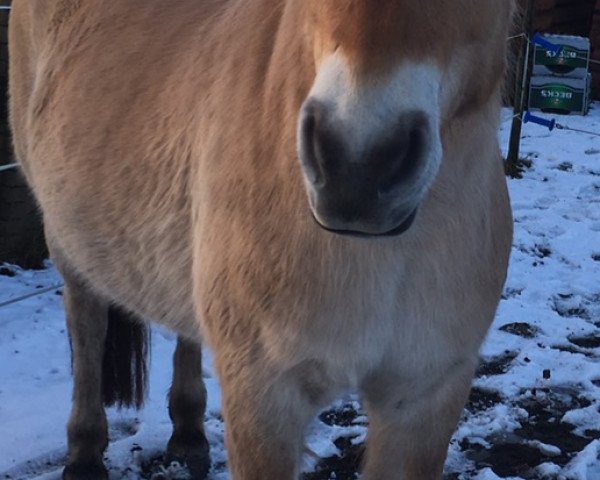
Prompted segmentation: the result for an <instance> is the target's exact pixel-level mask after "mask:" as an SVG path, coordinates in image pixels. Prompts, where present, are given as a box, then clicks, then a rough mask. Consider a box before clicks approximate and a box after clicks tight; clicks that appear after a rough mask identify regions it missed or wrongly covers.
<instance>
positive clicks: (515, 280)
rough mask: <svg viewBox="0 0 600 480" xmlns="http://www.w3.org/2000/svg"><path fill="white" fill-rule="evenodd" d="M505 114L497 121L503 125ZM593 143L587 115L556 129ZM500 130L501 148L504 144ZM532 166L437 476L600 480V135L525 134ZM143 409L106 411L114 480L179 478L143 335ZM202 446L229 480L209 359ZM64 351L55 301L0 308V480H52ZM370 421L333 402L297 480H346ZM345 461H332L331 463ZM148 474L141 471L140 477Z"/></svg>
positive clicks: (19, 276)
mask: <svg viewBox="0 0 600 480" xmlns="http://www.w3.org/2000/svg"><path fill="white" fill-rule="evenodd" d="M509 116H510V112H508V111H505V112H504V117H509ZM559 121H560V122H561V123H563V124H565V125H569V126H571V127H573V128H580V129H585V130H590V131H595V132H599V133H600V105H598V104H596V105H595V109H593V110H592V112H591V114H590V116H588V117H586V118H581V117H561V118H559ZM509 127H510V122H509V121H505V122H504V123H503V127H502V129H501V132H500V135H499V137H500V142H501V144H502V145H503V146H504V145H506V144H507V142H508V140H507V139H508V131H509ZM523 134H524V135H523V142H522V153H523V155H524V156H526V157H527V158H528V159H529V160H530V161H531V167H530V168H528V169H527V170H526V171H525V172H524V175H523V177H524V178H523V179H521V180H510V182H509V183H510V191H511V195H512V204H513V209H514V216H515V240H514V248H513V254H512V261H511V266H510V272H509V276H508V281H507V284H506V289H505V294H504V298H503V300H502V302H501V304H500V308H499V310H498V315H497V318H496V321H495V323H494V325H493V327H492V329H491V331H490V334H489V338H488V340H487V342H486V343H485V345H484V346H483V348H482V352H481V355H482V363H481V366H480V368H479V371H478V376H477V378H476V379H475V381H474V389H473V393H472V395H471V399H470V401H469V404H468V405H467V408H466V409H465V411H464V415H463V419H462V422H461V424H460V426H459V428H458V430H457V432H456V434H455V436H454V438H453V441H452V444H451V445H450V449H449V455H448V461H447V468H446V478H447V479H448V480H450V479H463V480H466V479H476V480H497V479H498V478H510V479H536V478H540V479H577V480H593V479H599V478H600V459H599V456H600V412H599V409H600V363H599V359H600V137H594V136H592V135H586V134H581V133H575V132H569V131H554V132H552V133H550V132H548V131H547V130H544V129H543V128H541V127H538V126H536V125H526V126H525V127H524V131H523ZM59 281H60V279H59V277H58V275H57V273H56V272H55V271H54V270H53V269H52V267H51V266H50V265H48V268H47V269H46V270H43V271H23V270H20V269H18V268H16V267H11V266H5V267H2V268H0V303H2V301H3V300H7V299H10V298H13V297H17V296H19V295H21V294H23V293H28V292H30V291H32V290H35V289H37V288H43V287H47V286H50V285H53V284H55V283H58V282H59ZM152 343H153V345H152V346H153V353H152V363H151V380H150V398H149V400H148V403H147V406H146V407H145V409H144V410H143V411H141V412H131V411H124V412H118V411H115V410H110V411H109V421H110V437H111V443H110V446H109V449H108V451H107V454H106V458H107V465H108V466H109V468H110V471H111V479H136V478H148V477H150V476H152V475H154V478H166V479H172V478H180V475H181V472H177V471H176V470H172V471H164V472H160V471H159V470H160V469H159V468H157V466H156V465H157V462H154V465H152V460H153V459H155V458H158V457H160V454H161V452H162V451H163V449H164V447H165V444H166V441H167V440H168V438H169V435H170V428H171V427H170V422H169V419H168V415H167V408H166V393H167V390H168V386H169V383H170V372H171V354H172V351H173V349H174V338H173V337H172V335H170V334H169V333H167V332H164V331H159V330H156V331H155V332H154V335H153V341H152ZM206 382H207V387H208V391H209V405H208V412H207V434H208V437H209V441H210V443H211V452H212V458H213V471H212V472H211V476H210V478H211V479H212V480H224V479H227V478H228V475H227V471H226V456H225V451H224V448H223V424H222V422H221V420H220V416H219V408H220V407H219V404H220V396H219V387H218V384H217V380H216V379H215V377H214V376H213V374H212V373H211V368H210V357H209V355H207V361H206ZM70 391H71V377H70V360H69V345H68V339H67V335H66V333H65V326H64V319H63V308H62V298H61V296H60V295H59V294H58V291H53V292H50V293H47V294H44V295H41V296H37V297H34V298H30V299H28V300H25V301H22V302H20V303H18V304H14V305H10V306H6V307H2V308H0V479H6V480H8V479H38V480H41V479H44V480H50V479H58V478H60V466H61V465H62V463H63V462H64V459H65V452H66V438H65V423H66V420H67V417H68V413H69V408H70ZM366 422H367V420H366V418H365V417H364V415H363V414H362V413H361V411H360V405H359V404H358V403H357V401H356V399H354V398H352V397H350V398H345V399H340V401H339V402H338V403H337V404H336V405H334V406H332V409H331V410H329V411H327V412H325V413H324V414H322V415H321V416H320V417H319V419H315V421H314V423H313V425H312V426H311V428H310V431H309V435H308V447H309V448H310V449H311V450H312V451H313V452H315V453H316V454H317V455H318V457H320V458H324V459H327V461H326V462H325V463H321V464H319V465H317V462H316V460H315V459H314V458H311V457H310V456H308V457H307V461H306V466H305V470H306V471H307V472H308V473H307V474H306V478H307V479H311V480H317V479H327V478H330V476H331V473H332V472H335V474H336V476H331V478H337V479H338V480H339V479H351V478H354V471H355V468H356V464H357V458H358V457H359V456H360V452H361V449H362V447H361V443H362V441H363V440H364V436H365V433H366ZM338 455H341V458H338ZM148 472H151V473H148Z"/></svg>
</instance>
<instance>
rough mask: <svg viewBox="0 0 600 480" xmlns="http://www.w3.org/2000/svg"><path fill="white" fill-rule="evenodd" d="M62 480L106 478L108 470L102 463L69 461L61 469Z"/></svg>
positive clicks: (99, 479) (100, 479)
mask: <svg viewBox="0 0 600 480" xmlns="http://www.w3.org/2000/svg"><path fill="white" fill-rule="evenodd" d="M62 478H63V480H108V471H107V470H106V468H105V467H104V465H103V464H101V463H100V464H98V463H83V464H82V463H71V464H69V465H67V466H66V467H65V469H64V471H63V475H62Z"/></svg>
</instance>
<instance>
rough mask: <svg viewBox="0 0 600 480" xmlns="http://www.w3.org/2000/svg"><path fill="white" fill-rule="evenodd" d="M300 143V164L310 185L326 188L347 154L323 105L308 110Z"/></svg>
mask: <svg viewBox="0 0 600 480" xmlns="http://www.w3.org/2000/svg"><path fill="white" fill-rule="evenodd" d="M299 143H300V145H299V154H300V161H301V163H302V166H303V168H304V171H305V173H306V175H307V177H308V179H309V181H310V182H311V183H312V184H313V185H314V186H316V187H321V186H323V185H325V183H326V178H327V176H328V175H331V174H334V173H335V171H336V168H337V167H338V166H339V163H340V159H342V158H343V155H344V152H343V146H342V143H341V141H340V139H339V138H338V137H337V136H336V134H335V132H334V130H333V129H332V128H331V126H330V125H329V122H328V118H327V111H326V108H325V107H324V106H323V105H321V104H319V103H317V102H311V103H309V104H307V105H306V106H305V107H304V109H303V113H302V116H301V121H300V132H299Z"/></svg>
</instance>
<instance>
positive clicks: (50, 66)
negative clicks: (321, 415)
mask: <svg viewBox="0 0 600 480" xmlns="http://www.w3.org/2000/svg"><path fill="white" fill-rule="evenodd" d="M12 8H13V9H12V15H11V16H12V18H11V21H10V29H9V30H10V31H9V35H10V36H9V41H10V80H9V82H10V87H9V93H10V100H9V102H10V119H11V126H12V132H13V135H14V147H15V152H16V155H17V157H18V158H19V161H20V162H21V165H22V169H23V172H24V174H25V176H26V178H27V181H28V182H29V184H30V185H31V187H32V190H33V191H34V193H35V197H36V199H37V201H38V203H39V205H40V208H41V211H42V213H43V217H44V222H45V231H46V236H47V241H48V244H49V249H50V252H51V258H52V259H53V261H54V264H55V265H56V267H57V269H58V270H59V271H60V273H61V274H62V276H63V277H64V280H65V284H66V287H65V295H64V301H65V310H66V317H67V324H68V329H69V333H70V337H71V342H72V354H73V370H74V391H73V406H72V413H71V417H70V419H69V423H68V428H67V433H68V460H67V464H66V467H65V470H64V473H63V478H65V479H66V480H81V479H84V478H85V479H94V480H96V479H106V478H107V471H106V468H105V466H104V465H103V457H102V455H103V451H104V449H105V448H106V446H107V441H108V440H107V421H106V416H105V412H104V402H105V403H109V404H110V403H117V404H121V405H130V404H133V405H134V406H135V405H137V406H140V405H141V402H142V400H143V389H144V379H143V376H144V367H143V365H144V364H143V356H144V352H145V351H146V350H147V348H146V347H145V338H146V337H145V335H146V334H145V333H144V332H145V328H146V327H145V325H146V324H147V323H145V322H148V321H152V322H156V323H158V324H161V325H163V326H165V327H167V328H169V329H171V330H173V331H174V332H176V333H177V335H178V344H177V349H176V352H175V356H174V367H175V368H174V380H173V385H172V388H171V391H170V400H169V410H170V415H171V418H172V420H173V435H172V437H171V439H170V440H169V443H168V446H167V456H168V457H171V458H178V459H181V460H182V461H185V462H187V463H188V465H191V466H192V467H193V468H192V472H193V474H194V476H195V477H196V478H202V477H203V476H204V475H205V474H206V472H207V471H208V469H209V462H210V459H209V448H208V444H207V441H206V438H205V435H204V430H203V415H204V409H205V406H206V390H205V388H204V385H203V382H202V376H201V367H200V365H201V353H200V352H201V344H202V343H203V342H206V343H207V344H208V345H209V346H210V347H211V348H212V349H213V350H214V356H215V359H214V362H215V368H216V372H217V374H218V377H219V380H220V383H221V387H222V409H223V417H224V420H225V424H226V440H225V441H226V447H227V451H228V458H229V468H230V473H231V478H232V479H234V480H285V479H293V478H296V477H297V475H298V472H299V460H300V458H301V455H302V452H303V435H304V431H305V429H306V427H307V425H308V424H309V423H310V421H311V420H312V419H313V418H314V416H315V415H316V413H318V411H319V410H320V409H322V408H323V407H324V406H326V405H328V404H329V402H331V401H332V400H333V399H335V398H336V396H338V395H339V394H340V393H342V392H345V391H355V392H357V393H358V394H359V395H360V396H361V398H362V400H363V402H364V405H365V408H366V411H367V413H368V418H369V433H368V438H367V451H366V454H365V460H364V465H363V478H364V479H365V480H383V479H386V480H388V479H399V480H408V479H419V480H430V479H438V478H440V476H441V475H442V471H443V465H444V462H445V456H446V451H447V447H448V443H449V440H450V437H451V435H452V432H453V430H454V429H455V427H456V425H457V422H458V419H459V416H460V412H461V411H462V408H463V406H464V404H465V402H466V399H467V396H468V393H469V390H470V383H471V380H472V377H473V375H474V372H475V368H476V365H477V359H478V350H479V347H480V344H481V342H482V340H483V338H484V336H485V334H486V332H487V329H488V327H489V325H490V323H491V321H492V319H493V317H494V314H495V310H496V308H497V305H498V302H499V298H500V295H501V291H502V288H503V284H504V281H505V277H506V270H507V263H508V258H509V250H510V245H511V239H512V217H511V210H510V204H509V197H508V193H507V188H506V181H505V176H504V172H503V164H502V159H501V155H500V151H499V147H498V141H497V137H496V132H497V129H498V126H499V109H500V103H501V102H500V91H501V85H502V80H503V75H504V70H505V63H506V62H505V57H506V44H507V41H506V38H507V34H508V31H509V29H510V25H511V21H512V20H511V18H512V16H513V10H514V7H513V2H512V1H510V0H501V1H498V0H452V1H450V0H429V1H427V2H422V1H419V0H381V1H379V2H377V5H376V6H375V5H374V3H373V2H371V1H369V0H346V1H343V2H340V1H337V0H196V1H189V0H170V1H169V2H165V1H163V0H129V1H127V2H105V1H103V0H55V1H53V2H47V1H42V0H36V1H31V0H14V2H13V7H12ZM111 325H112V326H111ZM118 325H121V326H120V327H118ZM107 358H108V360H107ZM118 372H120V373H118Z"/></svg>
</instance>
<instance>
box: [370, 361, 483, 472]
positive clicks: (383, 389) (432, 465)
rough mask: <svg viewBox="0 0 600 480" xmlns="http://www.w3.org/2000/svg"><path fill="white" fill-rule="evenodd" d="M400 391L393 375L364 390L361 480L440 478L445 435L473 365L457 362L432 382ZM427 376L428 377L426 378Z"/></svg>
mask: <svg viewBox="0 0 600 480" xmlns="http://www.w3.org/2000/svg"><path fill="white" fill-rule="evenodd" d="M423 373H424V374H423V381H419V382H417V384H415V385H413V386H408V388H406V384H404V386H405V388H403V389H399V388H398V384H395V382H394V379H393V376H385V375H380V376H379V377H378V378H373V379H371V381H370V382H368V383H367V385H366V386H365V400H366V407H367V411H368V414H369V437H368V440H367V458H366V465H365V470H364V476H363V478H364V480H414V479H419V480H440V479H441V478H442V471H443V468H444V462H445V459H446V455H447V451H448V443H449V441H450V437H451V435H452V433H453V431H454V429H455V428H456V424H457V422H458V419H459V416H460V413H461V411H462V409H463V406H464V403H465V401H466V399H467V396H468V393H469V389H470V385H471V378H472V375H473V366H472V364H471V363H470V362H467V363H461V364H456V365H454V366H453V367H452V368H450V369H448V370H447V371H446V372H445V374H444V375H440V377H439V378H438V381H437V382H431V383H429V384H428V381H427V380H426V378H427V375H425V372H423ZM430 378H431V377H430Z"/></svg>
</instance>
